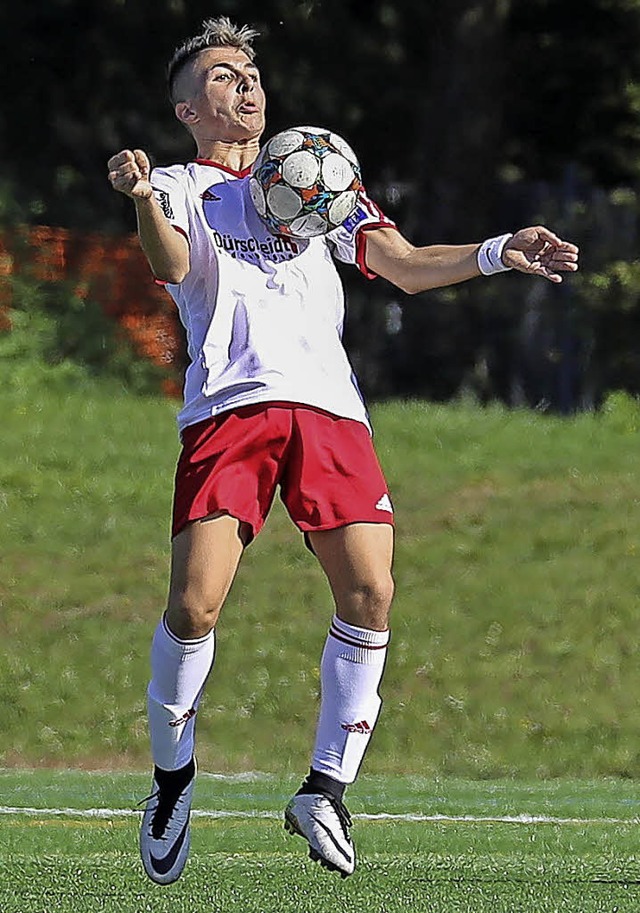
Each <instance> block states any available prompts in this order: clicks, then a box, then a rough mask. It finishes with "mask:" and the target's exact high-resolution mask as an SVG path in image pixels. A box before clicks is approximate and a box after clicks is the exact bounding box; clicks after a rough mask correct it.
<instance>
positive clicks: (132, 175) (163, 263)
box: [107, 149, 191, 284]
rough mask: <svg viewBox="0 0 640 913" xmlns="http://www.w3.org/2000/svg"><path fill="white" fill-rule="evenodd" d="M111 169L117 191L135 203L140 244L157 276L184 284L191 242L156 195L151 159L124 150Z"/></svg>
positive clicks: (109, 166)
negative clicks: (150, 178) (150, 179)
mask: <svg viewBox="0 0 640 913" xmlns="http://www.w3.org/2000/svg"><path fill="white" fill-rule="evenodd" d="M107 167H108V169H109V181H110V182H111V186H112V187H113V189H114V190H117V191H119V192H120V193H124V194H125V196H128V197H130V198H131V199H132V200H133V202H134V204H135V207H136V216H137V219H138V235H139V237H140V244H141V246H142V249H143V251H144V252H145V255H146V257H147V260H148V261H149V265H150V266H151V269H152V270H153V274H154V276H155V277H156V279H159V280H160V281H161V282H167V283H169V284H177V283H179V282H182V280H183V279H184V278H185V276H186V275H187V273H188V272H189V269H190V266H191V263H190V257H189V243H188V241H187V239H186V238H185V237H184V235H182V234H180V232H177V231H175V229H174V228H173V226H172V225H171V223H170V222H169V221H168V219H167V218H166V216H165V214H164V213H163V211H162V208H161V207H160V204H159V203H158V201H157V200H156V198H155V197H154V195H153V188H152V186H151V183H150V181H149V176H150V173H151V165H150V163H149V158H148V156H147V155H146V153H144V152H143V151H142V150H141V149H135V150H134V151H133V152H132V151H131V150H130V149H124V150H123V151H122V152H118V153H117V155H114V156H112V158H110V159H109V162H108V165H107Z"/></svg>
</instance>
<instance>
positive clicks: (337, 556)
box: [108, 17, 578, 884]
mask: <svg viewBox="0 0 640 913" xmlns="http://www.w3.org/2000/svg"><path fill="white" fill-rule="evenodd" d="M256 34H257V33H256V32H255V31H253V30H252V29H251V28H249V27H247V26H243V27H241V28H239V27H237V26H235V25H234V24H232V23H231V22H230V21H229V20H228V19H227V18H225V17H220V18H218V19H213V20H208V21H206V22H204V23H203V30H202V32H201V33H200V34H198V35H196V36H195V37H193V38H190V39H188V40H187V41H185V42H184V43H183V44H182V45H180V47H178V48H177V50H176V51H175V53H174V55H173V58H172V60H171V62H170V64H169V68H168V81H169V92H170V96H171V99H172V102H173V105H174V111H175V115H176V117H177V118H178V120H179V121H180V122H181V123H182V124H183V125H184V126H185V127H186V128H187V130H188V131H189V132H190V133H191V135H192V137H193V140H194V143H195V146H196V150H197V156H196V158H195V159H194V161H192V162H190V163H189V164H187V165H173V166H171V167H168V168H156V169H154V170H153V171H152V172H151V171H150V164H149V159H148V157H147V155H146V154H145V152H144V151H142V150H139V149H138V150H133V151H131V150H123V151H121V152H119V153H118V154H117V155H114V156H113V157H112V158H111V159H110V160H109V163H108V170H109V180H110V181H111V184H112V186H113V188H114V189H115V190H117V191H120V192H121V193H124V194H126V195H127V196H129V197H131V199H132V200H133V201H134V204H135V208H136V213H137V218H138V230H139V236H140V242H141V245H142V248H143V250H144V252H145V254H146V256H147V258H148V260H149V264H150V266H151V270H152V271H153V273H154V275H155V277H156V278H157V279H158V280H159V281H161V282H164V283H166V285H167V289H168V291H169V292H170V294H171V295H172V296H173V298H174V300H175V302H176V304H177V306H178V309H179V313H180V317H181V319H182V322H183V323H184V326H185V328H186V332H187V339H188V352H189V358H190V364H189V367H188V368H187V372H186V378H185V387H184V407H183V408H182V410H181V412H180V414H179V416H178V425H179V431H180V436H181V442H182V450H181V454H180V457H179V461H178V466H177V470H176V479H175V492H174V507H173V530H172V563H171V577H170V585H169V597H168V605H167V608H166V612H165V613H164V615H163V616H162V618H161V620H160V621H159V623H158V626H157V628H156V630H155V634H154V636H153V641H152V646H151V680H150V683H149V687H148V717H149V728H150V736H151V751H152V756H153V762H154V775H153V786H152V794H151V796H150V797H149V798H148V799H147V800H146V810H145V813H144V816H143V820H142V827H141V834H140V848H141V855H142V859H143V864H144V868H145V870H146V872H147V874H148V875H149V877H150V878H152V879H153V880H154V881H155V882H158V883H161V884H168V883H170V882H172V881H175V880H176V879H177V878H178V877H179V876H180V874H181V872H182V870H183V868H184V865H185V862H186V859H187V854H188V851H189V839H190V838H189V816H190V807H191V798H192V792H193V785H194V779H195V775H196V762H195V758H194V731H195V720H196V713H197V710H198V704H199V701H200V698H201V695H202V692H203V689H204V687H205V683H206V681H207V677H208V675H209V672H210V671H211V668H212V665H213V661H214V654H215V626H216V622H217V620H218V616H219V613H220V610H221V608H222V606H223V603H224V601H225V598H226V596H227V593H228V592H229V588H230V587H231V583H232V581H233V578H234V575H235V573H236V570H237V568H238V564H239V561H240V559H241V557H242V554H243V552H244V549H245V548H246V547H247V545H248V544H249V543H250V542H251V540H252V539H253V537H254V536H256V535H257V534H258V532H259V531H260V529H261V527H262V525H263V523H264V521H265V518H266V516H267V514H268V512H269V509H270V506H271V503H272V500H273V498H274V495H275V492H276V490H277V489H278V488H279V490H280V496H281V498H282V500H283V502H284V504H285V506H286V508H287V510H288V512H289V514H290V516H291V519H292V520H293V522H294V523H295V524H296V526H297V527H298V528H299V529H300V530H301V531H302V532H303V533H304V535H305V538H306V541H307V543H308V544H309V546H310V547H311V549H312V551H313V553H314V554H315V555H316V557H317V559H318V561H319V562H320V565H321V567H322V569H323V571H324V573H325V574H326V576H327V578H328V581H329V584H330V587H331V591H332V594H333V598H334V601H335V614H334V615H333V619H332V621H331V623H330V627H329V632H328V635H327V639H326V643H325V645H324V652H323V654H322V660H321V667H320V674H321V699H320V710H319V718H318V723H317V729H316V737H315V744H314V747H313V750H312V753H311V765H310V771H309V774H308V776H307V777H306V779H305V781H304V782H303V784H302V786H301V788H300V790H299V791H298V793H297V794H296V795H295V796H294V797H293V798H292V799H291V801H290V802H289V804H288V805H287V808H286V810H285V826H286V827H287V829H288V830H289V831H290V832H291V833H294V834H298V835H300V836H302V837H303V838H304V839H305V840H306V841H307V843H308V845H309V853H310V855H311V858H312V859H315V860H318V861H319V862H320V863H321V864H323V865H324V866H325V867H327V868H329V869H332V870H337V871H338V872H340V873H341V874H342V875H343V876H346V875H350V874H351V873H352V872H353V871H354V868H355V864H356V859H355V850H354V846H353V843H352V840H351V837H350V826H351V820H350V818H349V814H348V812H347V810H346V808H345V805H344V802H343V795H344V791H345V787H346V786H347V785H348V784H351V783H353V782H354V780H355V779H356V776H357V774H358V771H359V769H360V766H361V763H362V760H363V757H364V755H365V751H366V749H367V745H368V744H369V740H370V738H371V734H372V732H373V730H374V727H375V725H376V721H377V719H378V714H379V711H380V706H381V699H380V697H379V694H378V690H379V686H380V681H381V678H382V673H383V669H384V665H385V657H386V653H387V646H388V643H389V629H388V616H389V608H390V605H391V600H392V596H393V579H392V571H391V567H392V552H393V535H394V534H393V507H392V503H391V499H390V496H389V492H388V490H387V485H386V482H385V480H384V476H383V473H382V471H381V468H380V466H379V463H378V460H377V458H376V455H375V452H374V449H373V446H372V440H371V429H370V425H369V419H368V415H367V411H366V409H365V406H364V404H363V401H362V397H361V395H360V392H359V390H358V386H357V382H356V379H355V377H354V375H353V371H352V369H351V366H350V364H349V361H348V358H347V356H346V354H345V351H344V349H343V346H342V343H341V332H342V322H343V316H344V298H343V289H342V286H341V282H340V280H339V277H338V273H337V271H336V268H335V265H334V262H333V258H334V257H337V258H338V259H339V260H342V261H344V262H347V263H353V264H355V265H356V266H357V267H358V268H359V269H360V271H361V272H362V273H363V274H364V275H365V276H366V277H368V278H374V277H375V276H383V277H385V278H386V279H388V280H389V281H390V282H392V283H394V284H395V285H397V286H398V287H399V288H401V289H403V290H404V291H405V292H410V293H412V292H419V291H423V290H425V289H430V288H435V287H438V286H446V285H450V284H452V283H456V282H462V281H464V280H467V279H472V278H475V277H477V276H480V275H482V274H484V275H491V274H495V273H499V272H502V271H504V270H508V269H516V270H519V271H521V272H523V273H528V274H529V275H533V276H542V277H544V278H546V279H548V280H550V281H551V282H560V281H561V275H560V273H561V272H562V271H569V272H571V271H573V270H575V269H577V258H578V251H577V248H576V247H575V245H573V244H570V243H568V242H566V241H563V240H561V239H560V238H558V237H557V236H556V235H555V234H553V232H551V231H549V230H548V229H546V228H544V227H541V226H536V227H529V228H524V229H521V230H519V231H516V232H515V233H514V234H505V235H501V236H500V237H497V238H490V239H488V240H487V241H485V242H484V243H482V244H475V243H474V244H465V245H452V246H444V245H437V246H429V247H415V246H413V245H412V244H411V243H410V242H409V241H408V240H407V239H406V238H404V237H403V235H402V234H401V233H400V232H399V231H398V230H397V228H396V227H395V225H394V224H393V223H392V222H391V221H390V220H389V219H387V218H386V217H385V216H384V215H383V213H382V212H381V211H380V209H379V208H378V207H377V206H376V205H375V203H373V202H372V201H371V200H370V199H369V198H368V197H367V196H366V194H365V193H364V192H362V193H361V196H360V199H359V205H358V208H357V210H356V212H355V214H354V215H353V216H352V217H350V219H349V220H348V222H347V223H345V224H344V225H342V226H341V227H340V228H338V229H336V230H334V231H332V232H331V233H329V234H328V235H326V236H322V237H317V238H313V239H312V240H310V241H308V242H307V241H302V242H298V241H295V240H293V239H284V238H278V237H275V236H274V235H272V234H270V233H269V232H268V230H267V229H266V228H265V226H264V224H263V223H262V222H261V221H260V219H259V217H258V215H257V213H256V212H255V209H254V207H253V206H252V204H251V200H250V197H249V188H248V183H249V182H248V175H249V171H250V168H251V164H252V162H253V161H254V160H255V158H256V157H257V155H258V151H259V143H260V137H261V135H262V133H263V130H264V127H265V93H264V90H263V88H262V85H261V82H260V72H259V70H258V68H257V66H256V63H255V53H254V48H253V41H254V39H255V37H256Z"/></svg>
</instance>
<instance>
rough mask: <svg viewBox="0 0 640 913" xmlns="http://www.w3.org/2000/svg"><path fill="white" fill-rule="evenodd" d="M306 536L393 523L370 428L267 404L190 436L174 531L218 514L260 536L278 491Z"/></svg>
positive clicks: (203, 425) (193, 429)
mask: <svg viewBox="0 0 640 913" xmlns="http://www.w3.org/2000/svg"><path fill="white" fill-rule="evenodd" d="M278 485H279V486H280V497H281V498H282V501H283V503H284V505H285V507H286V508H287V511H288V512H289V516H290V517H291V519H292V520H293V522H294V523H295V524H296V526H297V527H298V528H299V529H300V530H302V531H303V532H305V533H306V532H313V531H314V530H324V529H336V528H338V527H340V526H347V525H348V524H349V523H390V524H392V525H393V509H392V507H391V502H390V500H389V493H388V491H387V484H386V482H385V479H384V475H383V473H382V469H381V468H380V464H379V462H378V458H377V456H376V454H375V451H374V449H373V443H372V441H371V435H370V434H369V431H368V429H367V428H366V427H365V426H364V425H363V424H362V423H361V422H358V421H354V420H352V419H346V418H337V417H336V416H333V415H330V414H329V413H326V412H321V411H318V410H316V409H312V408H310V407H308V406H298V405H295V404H289V403H260V404H257V405H253V406H244V407H242V408H240V409H236V410H234V411H233V412H226V413H224V414H222V415H218V416H215V417H213V418H210V419H206V420H205V421H202V422H198V423H197V424H195V425H190V426H188V427H187V428H185V429H184V431H183V432H182V452H181V454H180V458H179V460H178V467H177V470H176V485H175V496H174V504H173V530H172V535H173V536H176V535H177V534H178V533H179V532H180V531H181V530H182V529H184V527H185V526H186V524H187V523H189V522H191V521H192V520H200V519H202V518H203V517H208V516H210V515H211V514H214V513H217V512H218V511H220V512H222V513H226V514H230V515H231V516H232V517H236V518H237V519H238V520H241V521H242V522H244V523H246V524H248V525H249V527H250V529H251V537H253V536H256V535H257V534H258V533H259V532H260V530H261V528H262V526H263V524H264V521H265V520H266V518H267V514H268V513H269V510H270V508H271V505H272V503H273V498H274V495H275V492H276V488H277V487H278Z"/></svg>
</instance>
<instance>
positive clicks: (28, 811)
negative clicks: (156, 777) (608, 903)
mask: <svg viewBox="0 0 640 913" xmlns="http://www.w3.org/2000/svg"><path fill="white" fill-rule="evenodd" d="M141 813H142V812H141V809H135V808H29V807H24V806H12V805H0V815H25V816H26V817H39V818H133V817H137V816H139V815H140V814H141ZM192 815H193V817H194V818H209V819H216V818H267V819H270V820H279V819H280V818H281V813H280V812H274V811H240V810H233V809H228V810H219V811H215V810H212V811H207V810H202V809H194V811H193V812H192ZM352 817H353V818H354V819H355V820H358V821H399V822H403V821H404V822H416V823H436V824H437V823H438V822H452V823H455V822H460V823H467V824H560V825H562V824H573V825H581V824H638V823H640V819H638V818H560V817H555V816H553V815H421V814H414V813H411V812H407V813H406V814H392V813H390V812H378V813H376V814H366V813H362V814H355V815H353V816H352Z"/></svg>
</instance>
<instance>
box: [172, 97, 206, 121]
mask: <svg viewBox="0 0 640 913" xmlns="http://www.w3.org/2000/svg"><path fill="white" fill-rule="evenodd" d="M174 111H175V114H176V117H177V118H178V120H179V121H180V123H182V124H184V125H185V126H187V127H190V126H193V124H195V123H197V122H198V121H199V119H200V118H199V117H198V115H197V114H196V112H195V111H194V110H193V108H192V107H191V105H190V104H189V102H187V101H179V102H178V103H177V105H176V106H175V108H174Z"/></svg>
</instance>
